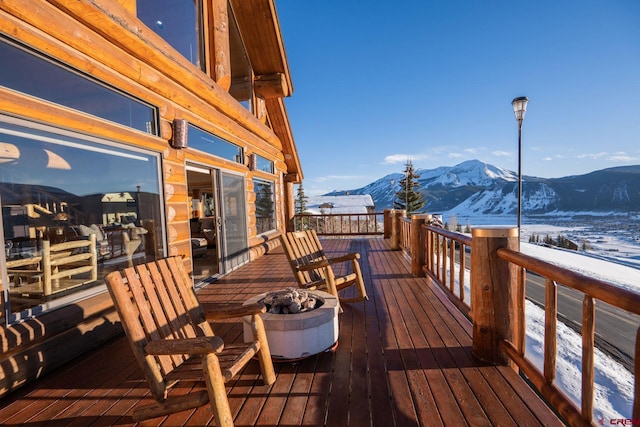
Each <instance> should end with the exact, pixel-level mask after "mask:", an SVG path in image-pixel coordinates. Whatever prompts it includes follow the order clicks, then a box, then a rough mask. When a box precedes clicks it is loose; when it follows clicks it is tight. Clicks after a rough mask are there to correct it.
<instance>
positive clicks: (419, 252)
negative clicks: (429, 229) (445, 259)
mask: <svg viewBox="0 0 640 427" xmlns="http://www.w3.org/2000/svg"><path fill="white" fill-rule="evenodd" d="M430 219H431V215H429V214H415V215H411V274H413V275H414V276H416V277H425V276H426V274H425V273H424V271H423V270H422V267H423V266H424V262H425V261H424V255H425V252H426V241H425V240H426V239H425V233H424V232H423V231H422V225H423V224H424V223H425V222H427V221H429V220H430Z"/></svg>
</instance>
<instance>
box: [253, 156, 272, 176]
mask: <svg viewBox="0 0 640 427" xmlns="http://www.w3.org/2000/svg"><path fill="white" fill-rule="evenodd" d="M256 158H257V165H256V167H257V168H258V170H259V171H262V172H268V173H273V172H274V167H273V161H271V160H268V159H265V158H264V157H262V156H256Z"/></svg>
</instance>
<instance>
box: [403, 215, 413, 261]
mask: <svg viewBox="0 0 640 427" xmlns="http://www.w3.org/2000/svg"><path fill="white" fill-rule="evenodd" d="M400 247H401V248H402V250H403V251H405V252H406V253H407V255H409V256H411V219H409V218H407V217H400Z"/></svg>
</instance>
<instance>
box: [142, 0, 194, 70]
mask: <svg viewBox="0 0 640 427" xmlns="http://www.w3.org/2000/svg"><path fill="white" fill-rule="evenodd" d="M198 3H199V2H198V0H186V1H185V0H137V2H136V5H137V15H138V18H139V19H140V20H141V21H142V22H144V23H145V24H146V26H147V27H149V28H150V29H151V30H153V31H154V32H155V33H156V34H158V35H159V36H160V37H162V38H163V39H164V40H165V41H166V42H167V43H169V44H170V45H171V46H173V48H174V49H176V50H177V51H178V52H180V53H181V54H182V55H183V56H184V57H185V58H187V59H188V60H189V61H191V63H193V64H195V65H197V66H198V67H200V68H201V69H203V70H204V68H203V64H204V61H202V48H201V42H200V39H201V38H200V33H201V32H200V27H201V26H200V16H202V13H201V12H200V7H199V6H198Z"/></svg>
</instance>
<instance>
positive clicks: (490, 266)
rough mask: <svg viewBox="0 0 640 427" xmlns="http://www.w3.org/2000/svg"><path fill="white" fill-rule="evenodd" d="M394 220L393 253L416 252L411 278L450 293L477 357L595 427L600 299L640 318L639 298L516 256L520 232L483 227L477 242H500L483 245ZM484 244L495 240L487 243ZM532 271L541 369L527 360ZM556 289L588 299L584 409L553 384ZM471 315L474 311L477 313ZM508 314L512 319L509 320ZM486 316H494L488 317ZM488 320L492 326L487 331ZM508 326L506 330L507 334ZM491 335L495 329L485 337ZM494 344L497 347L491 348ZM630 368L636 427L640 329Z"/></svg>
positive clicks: (575, 421)
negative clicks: (540, 321) (542, 289)
mask: <svg viewBox="0 0 640 427" xmlns="http://www.w3.org/2000/svg"><path fill="white" fill-rule="evenodd" d="M397 221H398V222H397V225H396V229H397V231H396V232H397V233H398V234H399V236H393V235H392V236H391V239H392V241H394V238H396V239H397V240H398V241H399V248H396V249H402V250H404V251H405V252H406V253H407V254H409V255H410V256H411V255H412V254H419V257H420V258H419V259H417V260H416V256H413V257H412V273H413V274H414V275H418V273H423V274H422V275H426V276H429V277H430V278H431V279H433V280H434V282H436V283H437V284H438V285H440V286H441V287H442V288H443V289H444V290H445V291H446V292H447V293H449V295H450V298H451V300H452V301H454V302H455V303H456V304H457V305H458V307H459V308H460V309H461V310H462V311H463V312H466V313H467V315H469V316H470V317H471V319H472V321H473V323H474V337H473V343H474V344H473V347H474V348H473V352H474V355H476V357H479V358H481V359H484V360H488V361H491V362H493V363H502V362H500V360H504V361H506V362H504V363H507V364H514V367H515V366H517V367H518V368H519V369H520V370H521V372H522V373H523V374H524V375H525V376H526V377H528V378H529V379H530V381H531V383H532V384H533V385H534V386H535V387H536V388H537V389H538V391H539V392H540V393H541V395H542V396H544V397H545V398H546V399H547V401H548V402H550V404H551V405H552V406H553V407H554V408H555V409H556V410H557V411H558V413H559V414H560V415H561V416H562V417H563V418H564V419H565V420H566V421H567V422H568V423H569V424H570V425H576V426H577V425H592V423H593V402H594V354H595V343H594V342H595V341H594V336H595V317H596V316H595V309H594V307H595V303H596V301H598V300H599V301H602V302H605V303H607V304H609V305H611V306H613V307H616V308H618V309H620V310H624V311H627V312H629V313H634V314H638V315H640V294H638V293H634V292H632V291H628V290H625V289H623V288H620V287H618V286H615V285H613V284H610V283H607V282H604V281H602V280H598V279H596V278H594V277H590V276H587V275H584V274H580V273H576V272H574V271H572V270H570V269H568V268H563V267H559V266H557V265H553V264H550V263H548V262H545V261H543V260H540V259H538V258H534V257H531V256H527V255H525V254H523V253H521V252H519V251H518V250H517V249H518V247H519V242H518V237H517V232H516V231H517V229H510V230H507V231H508V232H510V234H509V233H507V235H509V236H510V237H509V238H505V237H504V236H499V237H498V234H499V233H497V234H495V233H493V231H495V230H491V229H485V230H483V229H478V230H477V231H479V233H478V236H480V235H482V234H481V233H480V232H482V231H487V230H488V233H486V235H489V236H492V235H493V234H495V236H496V237H495V238H492V237H490V238H489V239H485V238H484V237H485V236H484V235H482V236H483V238H479V237H478V236H476V233H475V232H476V230H475V229H474V230H473V231H474V234H473V237H469V236H466V235H463V234H460V233H455V232H451V231H447V230H445V229H442V228H440V227H434V226H430V225H425V224H421V223H420V221H416V220H415V219H414V220H409V219H407V218H397ZM498 231H499V230H498ZM514 233H515V237H514ZM487 240H489V241H490V242H489V243H487ZM491 240H494V241H491ZM417 245H424V248H419V247H418V246H417ZM392 247H393V245H392ZM468 252H469V253H475V254H476V258H477V257H481V258H482V259H475V261H473V268H472V266H471V265H470V266H469V268H468V269H467V265H466V263H467V253H468ZM416 261H417V262H416ZM500 263H505V265H504V266H503V265H500ZM415 264H418V265H419V266H420V268H418V269H416V268H415ZM509 266H511V267H509ZM513 266H515V267H516V268H513ZM476 267H480V268H476ZM479 270H484V271H479ZM456 271H457V273H456ZM527 271H531V272H534V273H536V274H538V275H540V276H542V277H544V279H545V281H546V298H545V303H544V311H545V331H544V354H543V360H544V361H543V368H542V370H540V369H538V368H537V367H536V366H535V364H534V363H533V362H532V361H531V360H530V359H528V358H527V357H525V339H526V338H525V336H526V335H525V334H526V328H525V326H526V325H525V316H524V313H525V294H526V292H525V287H526V272H527ZM487 272H489V273H487ZM496 272H497V273H496ZM504 272H506V273H504ZM467 277H469V278H470V280H469V283H468V285H469V286H467ZM558 286H565V287H567V288H571V289H574V290H576V291H578V292H581V293H582V294H583V295H584V300H583V304H582V306H583V309H582V330H581V335H582V361H581V362H582V363H581V365H582V395H581V399H580V400H581V404H580V406H581V407H580V408H579V407H578V405H577V404H575V403H574V402H573V401H572V400H571V399H570V398H569V397H567V396H566V395H565V394H564V393H563V392H562V391H561V390H560V388H559V387H558V386H557V384H556V382H555V372H556V349H557V335H558V332H557V318H558V309H557V288H558ZM472 287H477V288H478V289H477V290H475V292H474V291H472V293H474V295H475V296H474V298H473V300H472V299H471V298H469V296H468V295H467V293H466V289H471V288H472ZM488 288H490V290H489V291H487V289H488ZM494 295H500V296H501V297H500V298H497V299H495V300H490V301H483V300H482V298H484V297H485V296H487V298H491V297H492V296H494ZM505 295H506V296H505ZM498 300H500V301H501V302H502V303H503V304H505V307H498V305H500V302H497V301H498ZM485 303H486V304H485ZM474 305H478V306H482V307H485V308H486V307H491V310H486V309H484V310H483V309H482V307H474ZM474 309H476V312H475V313H474ZM509 316H511V317H512V318H508V317H509ZM483 317H491V319H486V318H483ZM487 322H488V323H489V326H488V327H487ZM505 328H506V329H509V330H508V331H506V332H504V330H505ZM487 329H492V330H491V331H490V332H487ZM494 329H495V330H494ZM483 334H484V336H483ZM486 335H498V338H497V339H496V340H495V345H493V344H492V343H487V342H486V341H488V340H487V339H486ZM481 341H485V342H481ZM492 346H493V347H494V348H491V347H492ZM485 356H486V357H485ZM489 359H491V360H489ZM497 361H498V362H497ZM508 361H511V362H508ZM633 366H634V369H633V371H634V375H635V389H634V402H633V409H632V418H631V421H633V422H635V420H640V328H638V330H637V333H636V346H635V354H634V365H633Z"/></svg>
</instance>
